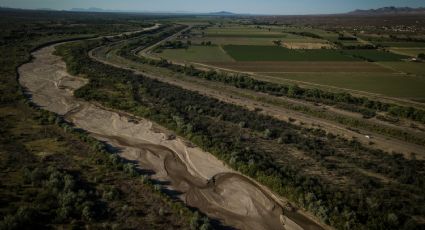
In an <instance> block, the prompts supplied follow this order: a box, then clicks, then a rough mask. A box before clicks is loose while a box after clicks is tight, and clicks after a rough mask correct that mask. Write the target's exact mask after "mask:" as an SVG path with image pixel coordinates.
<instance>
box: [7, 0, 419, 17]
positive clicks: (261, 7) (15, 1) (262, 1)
mask: <svg viewBox="0 0 425 230" xmlns="http://www.w3.org/2000/svg"><path fill="white" fill-rule="evenodd" d="M0 6H7V7H15V8H26V9H35V8H52V9H61V10H62V9H65V10H66V9H71V8H89V7H97V8H103V9H113V10H127V11H168V12H171V11H187V12H216V11H222V10H224V11H232V12H236V13H261V14H323V13H342V12H348V11H351V10H354V9H370V8H379V7H383V6H410V7H425V0H0Z"/></svg>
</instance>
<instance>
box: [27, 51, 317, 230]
mask: <svg viewBox="0 0 425 230" xmlns="http://www.w3.org/2000/svg"><path fill="white" fill-rule="evenodd" d="M53 51H54V46H49V47H45V48H42V49H40V50H38V51H36V52H34V53H33V56H34V59H33V61H32V62H30V63H27V64H25V65H23V66H22V67H20V69H19V74H20V83H21V84H22V85H23V86H24V87H25V88H26V90H27V92H28V93H29V94H30V95H31V97H32V100H33V102H34V103H36V104H37V105H39V106H41V107H42V108H44V109H46V110H49V111H52V112H55V113H58V114H60V115H63V116H64V117H65V119H66V120H68V121H70V122H72V123H74V124H75V126H76V127H78V128H82V129H84V130H86V131H88V132H90V133H91V134H92V135H93V136H94V137H96V138H98V139H100V140H102V141H105V142H107V143H108V144H110V145H112V146H113V147H115V148H117V149H118V154H120V156H121V157H123V158H125V159H128V160H132V161H135V162H137V163H138V165H139V167H141V168H143V169H146V170H150V171H153V172H155V173H154V175H152V178H153V179H155V180H158V181H160V182H162V184H165V185H164V187H166V189H168V190H172V191H177V192H179V193H180V195H179V197H180V198H181V199H182V200H183V201H185V202H186V203H187V204H188V205H190V206H193V207H196V208H198V209H199V210H201V211H202V212H204V213H206V214H207V215H208V216H210V217H213V218H216V219H219V220H221V221H222V222H223V224H225V225H230V226H232V227H235V228H240V229H322V227H321V226H320V225H318V224H316V223H315V222H313V221H312V220H310V219H309V218H308V217H307V216H306V215H304V214H303V213H302V212H300V211H289V210H287V209H285V208H283V207H284V206H285V205H288V204H287V202H286V201H285V200H284V199H283V198H280V197H279V198H278V197H277V196H276V195H274V194H273V193H272V192H270V190H268V189H267V188H265V187H264V186H261V185H259V184H258V183H256V182H255V181H253V180H251V179H250V178H247V177H245V176H243V175H240V174H239V173H237V172H235V171H233V170H232V169H230V168H229V167H228V166H226V165H225V164H224V163H223V162H221V161H219V160H218V159H217V158H215V157H214V156H213V155H211V154H210V153H207V152H204V151H202V150H201V149H200V148H197V147H193V146H192V145H191V144H190V143H188V142H187V141H185V140H184V139H182V138H179V137H176V138H174V137H172V136H173V135H171V134H172V133H171V132H170V131H168V130H166V129H164V128H162V127H160V126H158V125H156V124H154V123H152V122H150V121H148V120H145V119H141V118H138V119H134V118H132V117H130V116H127V115H126V114H124V113H120V112H118V111H113V110H109V109H105V108H102V107H100V106H97V105H94V104H91V103H88V102H85V101H81V100H78V99H76V98H75V97H74V96H73V91H74V90H76V89H78V88H79V87H81V86H83V85H84V84H86V83H87V80H86V79H83V78H79V77H75V76H71V75H69V74H68V73H67V72H66V66H65V63H64V62H63V61H62V60H61V58H60V57H57V56H55V55H53V54H52V52H53ZM170 137H172V138H170Z"/></svg>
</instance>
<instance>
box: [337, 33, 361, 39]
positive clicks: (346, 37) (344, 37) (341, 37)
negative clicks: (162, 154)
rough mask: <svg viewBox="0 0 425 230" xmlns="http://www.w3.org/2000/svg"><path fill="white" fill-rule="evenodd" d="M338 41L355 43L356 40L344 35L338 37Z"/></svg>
mask: <svg viewBox="0 0 425 230" xmlns="http://www.w3.org/2000/svg"><path fill="white" fill-rule="evenodd" d="M338 40H342V41H357V38H356V37H354V36H345V35H344V34H339V35H338Z"/></svg>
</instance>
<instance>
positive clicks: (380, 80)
mask: <svg viewBox="0 0 425 230" xmlns="http://www.w3.org/2000/svg"><path fill="white" fill-rule="evenodd" d="M397 64H399V63H397ZM265 75H268V76H272V77H275V78H276V79H275V80H274V81H278V79H279V78H281V79H282V80H283V79H290V80H295V81H302V82H306V83H313V84H320V85H326V86H333V87H339V88H345V89H351V90H360V91H365V92H370V93H377V94H382V95H385V96H391V97H401V98H412V99H424V98H425V90H424V89H425V78H423V77H415V76H406V75H402V74H382V73H289V74H288V73H266V74H265Z"/></svg>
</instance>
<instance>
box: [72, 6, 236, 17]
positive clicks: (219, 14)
mask: <svg viewBox="0 0 425 230" xmlns="http://www.w3.org/2000/svg"><path fill="white" fill-rule="evenodd" d="M69 11H74V12H131V13H152V14H155V13H158V14H166V13H170V14H196V15H212V16H232V15H238V14H235V13H232V12H228V11H219V12H211V13H196V12H187V11H175V12H154V11H137V10H135V11H122V10H105V9H101V8H96V7H90V8H72V9H70V10H69Z"/></svg>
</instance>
